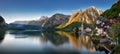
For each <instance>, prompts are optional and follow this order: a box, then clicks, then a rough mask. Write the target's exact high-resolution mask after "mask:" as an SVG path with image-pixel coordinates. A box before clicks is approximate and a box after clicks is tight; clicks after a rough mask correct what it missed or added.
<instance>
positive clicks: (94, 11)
mask: <svg viewBox="0 0 120 54" xmlns="http://www.w3.org/2000/svg"><path fill="white" fill-rule="evenodd" d="M102 13H103V12H102V11H101V10H99V9H98V8H96V7H94V6H91V7H88V8H87V9H86V10H85V11H82V10H78V11H76V12H74V13H73V14H72V15H71V17H70V19H69V21H68V22H67V23H64V24H61V25H59V26H58V27H57V28H59V29H61V28H65V27H67V26H68V25H70V24H72V23H76V22H79V23H81V22H83V21H84V22H83V23H86V24H93V22H94V21H95V19H96V18H97V17H98V16H100V15H101V14H102Z"/></svg>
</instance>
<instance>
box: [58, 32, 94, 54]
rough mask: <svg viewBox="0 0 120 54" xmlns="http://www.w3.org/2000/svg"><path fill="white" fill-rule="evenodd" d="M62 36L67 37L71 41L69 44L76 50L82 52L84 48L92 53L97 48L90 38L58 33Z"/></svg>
mask: <svg viewBox="0 0 120 54" xmlns="http://www.w3.org/2000/svg"><path fill="white" fill-rule="evenodd" d="M57 33H58V34H60V35H61V36H66V37H68V39H69V42H70V43H71V44H72V45H73V47H74V48H76V49H79V50H81V49H82V47H85V48H86V49H87V50H88V51H90V52H95V47H94V44H93V42H92V40H91V39H90V36H88V35H85V36H76V34H75V35H74V34H72V33H70V32H63V31H57Z"/></svg>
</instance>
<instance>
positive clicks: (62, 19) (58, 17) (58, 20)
mask: <svg viewBox="0 0 120 54" xmlns="http://www.w3.org/2000/svg"><path fill="white" fill-rule="evenodd" d="M69 17H70V16H69V15H64V14H59V13H57V14H55V15H53V16H52V17H50V18H49V19H48V20H47V21H46V22H44V24H43V25H42V26H43V27H45V28H48V27H56V26H57V25H60V24H62V23H66V22H67V21H68V20H69Z"/></svg>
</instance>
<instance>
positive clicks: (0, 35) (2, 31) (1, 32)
mask: <svg viewBox="0 0 120 54" xmlns="http://www.w3.org/2000/svg"><path fill="white" fill-rule="evenodd" d="M4 36H5V29H4V28H1V27H0V43H1V42H2V41H3V39H4Z"/></svg>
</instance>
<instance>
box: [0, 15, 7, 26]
mask: <svg viewBox="0 0 120 54" xmlns="http://www.w3.org/2000/svg"><path fill="white" fill-rule="evenodd" d="M5 25H6V23H5V20H4V18H3V17H2V16H0V27H2V26H5Z"/></svg>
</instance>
